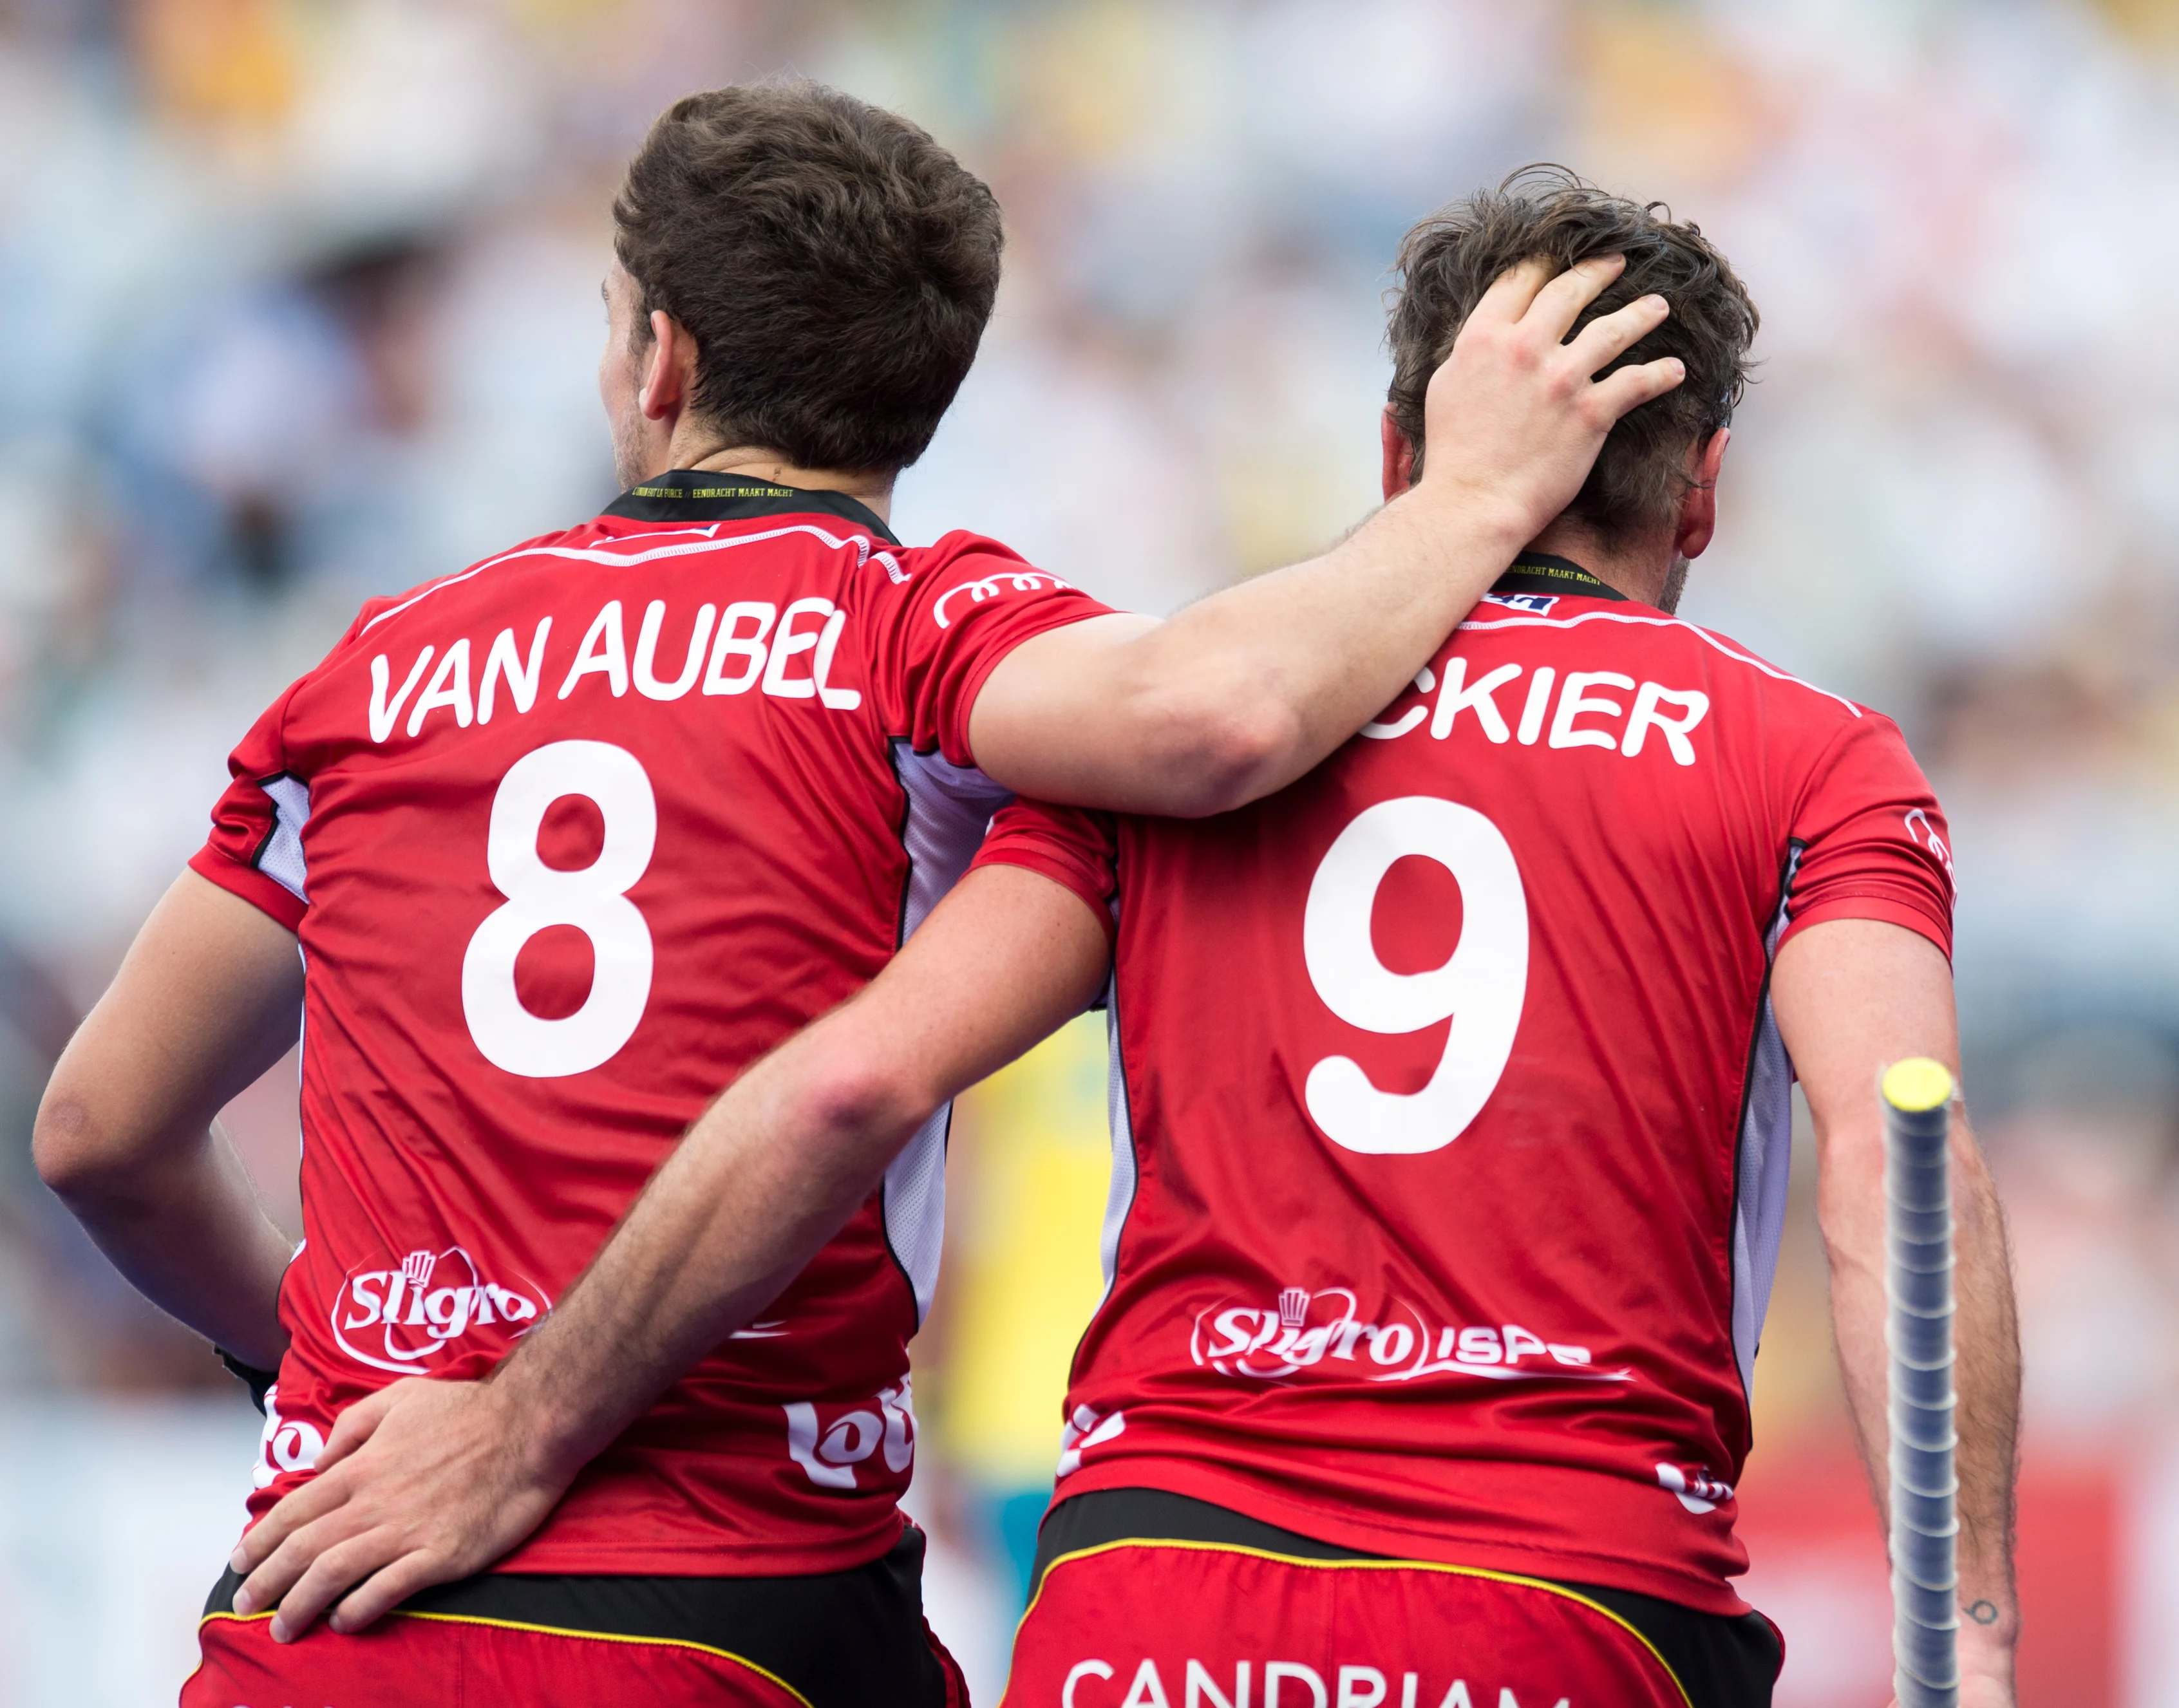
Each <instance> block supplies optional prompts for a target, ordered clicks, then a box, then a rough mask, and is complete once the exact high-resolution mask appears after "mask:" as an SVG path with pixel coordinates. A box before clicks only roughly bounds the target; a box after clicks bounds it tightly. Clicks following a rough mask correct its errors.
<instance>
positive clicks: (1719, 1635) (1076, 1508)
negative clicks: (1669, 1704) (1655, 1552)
mask: <svg viewBox="0 0 2179 1708" xmlns="http://www.w3.org/2000/svg"><path fill="white" fill-rule="evenodd" d="M1122 1541H1166V1542H1211V1543H1216V1544H1221V1545H1223V1546H1224V1547H1234V1548H1256V1549H1260V1550H1261V1551H1262V1552H1265V1553H1269V1554H1286V1555H1287V1556H1289V1557H1293V1558H1294V1559H1299V1560H1374V1559H1383V1558H1386V1557H1388V1556H1386V1555H1382V1554H1368V1553H1364V1552H1362V1551H1361V1550H1360V1549H1358V1548H1342V1547H1335V1546H1334V1545H1333V1544H1331V1543H1330V1542H1320V1541H1317V1540H1316V1539H1315V1537H1314V1536H1301V1535H1298V1534H1297V1533H1296V1532H1295V1531H1293V1530H1281V1529H1280V1528H1279V1527H1278V1526H1277V1525H1267V1524H1265V1523H1263V1522H1262V1521H1261V1520H1260V1519H1252V1518H1248V1517H1244V1516H1243V1514H1239V1513H1237V1512H1234V1511H1232V1510H1231V1509H1230V1508H1226V1507H1221V1506H1215V1505H1213V1504H1212V1503H1210V1502H1209V1501H1199V1500H1195V1499H1193V1498H1191V1497H1188V1496H1187V1495H1177V1494H1171V1493H1168V1492H1166V1491H1165V1490H1163V1489H1148V1488H1116V1489H1100V1490H1099V1491H1097V1492H1095V1493H1094V1494H1084V1495H1077V1496H1075V1497H1074V1498H1073V1499H1072V1500H1068V1501H1062V1502H1061V1503H1059V1504H1058V1505H1057V1506H1056V1507H1054V1508H1052V1509H1051V1512H1049V1513H1047V1514H1046V1515H1045V1520H1044V1528H1043V1529H1042V1530H1040V1531H1039V1532H1038V1533H1037V1539H1036V1563H1035V1567H1034V1568H1032V1569H1031V1571H1030V1574H1029V1584H1030V1585H1031V1593H1032V1594H1034V1593H1035V1586H1036V1585H1040V1584H1042V1583H1043V1582H1044V1574H1045V1573H1046V1571H1047V1570H1049V1569H1050V1568H1051V1563H1052V1562H1053V1561H1054V1560H1056V1559H1057V1558H1059V1557H1060V1556H1062V1554H1072V1553H1077V1552H1080V1551H1081V1550H1082V1549H1084V1548H1095V1547H1103V1546H1105V1545H1106V1544H1107V1543H1110V1542H1122ZM1544 1581H1549V1582H1551V1583H1552V1584H1554V1585H1556V1586H1557V1587H1558V1588H1560V1589H1562V1590H1573V1592H1574V1593H1575V1594H1577V1595H1579V1596H1586V1597H1587V1598H1588V1599H1589V1600H1590V1601H1594V1602H1595V1603H1596V1604H1597V1605H1598V1606H1599V1607H1604V1608H1605V1609H1607V1610H1609V1611H1610V1612H1613V1613H1616V1614H1617V1615H1618V1616H1619V1617H1620V1618H1622V1619H1624V1620H1625V1621H1626V1622H1627V1623H1628V1624H1630V1625H1632V1626H1633V1628H1634V1629H1636V1630H1637V1631H1639V1632H1640V1633H1641V1634H1643V1636H1644V1637H1645V1638H1647V1639H1648V1640H1649V1645H1650V1646H1651V1647H1652V1648H1654V1649H1655V1650H1656V1651H1657V1653H1658V1654H1659V1655H1660V1656H1663V1657H1664V1661H1665V1664H1666V1666H1667V1667H1671V1669H1672V1673H1673V1676H1674V1677H1675V1678H1677V1679H1678V1680H1679V1681H1680V1688H1681V1689H1683V1690H1685V1691H1686V1692H1687V1693H1688V1701H1689V1702H1690V1703H1692V1704H1693V1708H1770V1688H1771V1686H1772V1685H1773V1684H1774V1683H1776V1681H1777V1678H1778V1668H1779V1667H1780V1666H1781V1664H1782V1663H1783V1662H1784V1660H1785V1658H1786V1657H1785V1651H1783V1650H1782V1649H1781V1648H1780V1646H1779V1644H1778V1637H1777V1634H1776V1632H1775V1631H1773V1630H1772V1629H1770V1622H1769V1621H1768V1620H1766V1619H1765V1618H1764V1617H1763V1616H1762V1615H1761V1614H1760V1613H1743V1614H1741V1615H1740V1616H1739V1617H1738V1618H1729V1617H1727V1616H1726V1615H1724V1614H1721V1613H1702V1612H1696V1611H1695V1610H1694V1609H1693V1607H1682V1606H1681V1605H1680V1604H1679V1603H1678V1602H1677V1601H1661V1600H1660V1599H1659V1598H1658V1597H1656V1596H1641V1595H1637V1594H1635V1593H1634V1592H1633V1590H1614V1589H1607V1588H1605V1587H1603V1586H1601V1585H1595V1584H1576V1583H1568V1582H1562V1581H1561V1580H1560V1579H1547V1580H1544Z"/></svg>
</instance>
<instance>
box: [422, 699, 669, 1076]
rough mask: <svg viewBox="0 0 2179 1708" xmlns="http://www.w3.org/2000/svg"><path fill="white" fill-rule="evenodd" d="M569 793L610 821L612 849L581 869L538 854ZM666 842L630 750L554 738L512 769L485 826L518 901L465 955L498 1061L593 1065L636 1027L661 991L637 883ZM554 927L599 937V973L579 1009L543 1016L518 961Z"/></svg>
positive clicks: (528, 1070)
mask: <svg viewBox="0 0 2179 1708" xmlns="http://www.w3.org/2000/svg"><path fill="white" fill-rule="evenodd" d="M563 795H581V796H584V797H586V798H588V799H589V800H590V801H592V802H595V803H596V806H597V809H598V813H599V816H600V817H601V818H603V819H604V820H605V828H606V834H605V846H604V847H603V848H601V850H600V851H599V852H598V857H597V858H596V860H595V861H593V862H591V863H590V865H588V866H585V867H584V868H581V869H580V870H579V871H574V872H563V871H560V870H558V869H557V868H554V867H551V866H547V865H546V863H545V862H544V861H543V860H542V859H541V858H540V857H539V856H538V852H537V836H538V832H539V831H540V830H541V829H542V828H543V826H544V823H545V813H546V808H547V807H550V806H552V803H553V802H555V801H557V800H558V799H559V798H560V797H562V796H563ZM657 840H658V800H657V797H656V795H654V794H653V793H652V792H651V788H650V777H649V776H648V775H645V771H644V769H643V766H642V765H641V764H639V762H638V761H637V759H636V757H635V755H634V754H633V753H629V752H628V750H627V749H626V748H625V747H612V746H611V745H609V744H608V743H606V742H550V743H548V744H547V745H546V746H545V747H539V748H538V749H536V750H535V752H534V753H525V754H524V755H523V756H522V757H521V758H519V759H517V760H516V761H515V762H514V763H513V764H512V765H510V766H508V770H507V775H506V776H504V777H502V779H501V780H500V784H499V791H498V793H497V794H496V795H494V796H493V797H492V802H491V827H490V829H488V830H486V835H485V864H486V868H487V869H488V870H489V871H490V872H491V881H492V885H493V887H494V888H495V889H497V890H498V891H499V893H500V894H501V895H504V896H505V897H506V898H507V903H506V906H502V907H498V908H495V909H494V910H493V911H491V913H489V914H487V915H486V916H485V921H484V923H483V924H481V925H480V926H478V927H477V928H476V934H475V936H474V937H472V938H470V939H469V951H468V953H467V954H465V955H463V957H462V1013H463V1015H464V1017H465V1018H466V1019H467V1020H468V1021H469V1036H470V1037H472V1038H474V1039H475V1041H476V1047H477V1048H478V1049H479V1050H480V1051H481V1052H482V1053H483V1054H484V1058H485V1059H486V1061H488V1062H490V1063H491V1065H493V1066H494V1067H497V1068H503V1069H505V1070H507V1071H508V1073H511V1074H519V1075H521V1076H522V1077H523V1078H524V1079H533V1080H549V1079H559V1078H562V1077H563V1076H566V1075H568V1074H579V1073H585V1072H588V1071H589V1070H590V1069H592V1068H594V1067H597V1066H599V1065H601V1064H603V1063H605V1062H606V1061H608V1060H610V1059H612V1056H613V1055H614V1054H616V1053H617V1051H618V1050H619V1048H620V1047H621V1046H622V1045H623V1044H624V1043H627V1042H628V1039H629V1038H631V1037H634V1035H635V1028H636V1026H637V1025H638V1024H639V1022H640V1021H642V1019H643V1010H644V1005H645V1003H647V1002H649V1001H650V968H651V944H650V927H649V926H648V925H647V924H645V922H644V918H643V915H642V913H641V912H640V911H638V909H637V907H636V905H635V904H634V902H633V901H629V900H628V890H629V889H630V888H632V887H633V886H634V883H635V881H636V879H639V878H640V877H642V876H643V874H644V871H645V868H648V867H649V866H650V853H651V850H652V848H653V847H654V846H656V843H657ZM552 925H572V926H574V928H576V929H577V930H578V931H579V932H581V933H583V935H584V936H585V937H587V938H589V939H590V954H591V957H592V961H593V964H594V968H595V970H594V971H593V972H592V973H591V975H590V995H589V996H588V997H587V998H586V999H585V1000H584V1003H583V1005H582V1006H581V1007H580V1008H579V1009H577V1010H575V1011H574V1013H573V1014H570V1015H564V1016H563V1017H562V1018H560V1019H558V1020H541V1019H540V1018H539V1017H538V1016H537V1015H534V1014H532V1013H530V1010H528V1009H526V1008H524V1006H523V1005H522V999H521V998H520V997H519V996H518V995H517V994H515V989H514V958H515V956H516V955H519V954H520V953H521V952H522V945H523V944H525V943H527V942H529V940H530V939H531V938H533V937H535V935H536V934H537V933H539V932H541V931H542V930H544V929H545V928H546V927H547V926H552Z"/></svg>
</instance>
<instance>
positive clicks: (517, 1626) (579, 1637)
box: [189, 1561, 1057, 1708]
mask: <svg viewBox="0 0 2179 1708" xmlns="http://www.w3.org/2000/svg"><path fill="white" fill-rule="evenodd" d="M1053 1563H1054V1564H1057V1561H1055V1562H1053ZM272 1617H273V1615H272V1613H270V1612H265V1613H206V1615H204V1617H203V1618H200V1619H199V1620H198V1621H197V1624H198V1626H199V1628H200V1629H201V1628H202V1627H204V1626H206V1625H209V1624H211V1623H213V1622H214V1621H216V1620H225V1621H226V1622H227V1623H230V1624H237V1625H254V1624H255V1623H258V1622H259V1621H260V1620H269V1619H271V1618H272ZM391 1617H392V1618H397V1619H427V1620H430V1621H431V1623H434V1624H441V1625H486V1626H489V1627H491V1629H494V1630H498V1631H527V1632H530V1633H531V1634H534V1635H537V1636H541V1637H566V1638H569V1639H572V1640H574V1641H577V1642H587V1643H625V1644H633V1645H638V1646H640V1647H643V1648H649V1649H688V1650H692V1651H694V1652H696V1653H697V1654H700V1655H710V1656H715V1657H716V1658H717V1659H719V1660H722V1661H732V1662H733V1664H734V1665H735V1666H737V1667H745V1668H747V1669H748V1670H749V1672H754V1673H755V1674H756V1675H757V1676H758V1677H759V1678H765V1679H768V1680H770V1681H771V1683H774V1684H777V1685H778V1686H779V1688H780V1689H782V1690H784V1691H786V1692H787V1694H788V1695H790V1696H792V1697H793V1699H794V1700H796V1701H798V1702H799V1703H801V1704H803V1705H804V1708H813V1705H811V1704H810V1699H809V1698H808V1697H807V1696H805V1695H804V1694H802V1693H801V1692H800V1691H799V1690H798V1689H795V1688H794V1687H793V1685H792V1684H790V1683H788V1682H787V1680H786V1679H784V1678H781V1677H780V1676H779V1674H778V1673H777V1672H773V1671H771V1668H769V1667H762V1666H760V1665H758V1664H757V1662H755V1661H752V1660H750V1659H749V1656H746V1655H737V1654H735V1653H734V1652H733V1650H731V1649H722V1648H719V1647H717V1646H716V1645H713V1644H710V1643H699V1642H696V1641H694V1640H693V1639H690V1638H687V1637H638V1636H634V1635H631V1634H628V1633H627V1632H623V1631H579V1630H575V1629H571V1628H569V1627H568V1626H565V1625H539V1624H533V1623H530V1622H529V1621H528V1620H524V1619H493V1618H486V1617H484V1616H483V1615H481V1614H477V1613H425V1612H414V1611H411V1610H409V1609H408V1608H405V1607H397V1608H395V1609H394V1610H393V1612H392V1615H391ZM203 1669H204V1663H203V1661H199V1662H198V1663H197V1670H198V1671H199V1672H201V1671H202V1670H203ZM189 1676H190V1677H191V1678H195V1676H196V1674H195V1673H194V1672H193V1673H191V1674H190V1675H189Z"/></svg>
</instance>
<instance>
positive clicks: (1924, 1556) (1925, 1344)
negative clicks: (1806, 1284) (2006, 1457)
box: [1882, 1057, 1959, 1708]
mask: <svg viewBox="0 0 2179 1708" xmlns="http://www.w3.org/2000/svg"><path fill="white" fill-rule="evenodd" d="M1953 1089H1954V1088H1953V1084H1952V1076H1951V1074H1950V1073H1949V1072H1948V1071H1947V1070H1946V1069H1945V1068H1944V1067H1943V1066H1942V1065H1940V1064H1939V1063H1937V1062H1934V1061H1930V1060H1929V1059H1926V1058H1921V1057H1917V1058H1913V1059H1909V1060H1907V1061H1902V1062H1895V1063H1894V1064H1893V1065H1891V1068H1890V1069H1888V1070H1886V1071H1885V1076H1884V1080H1883V1085H1882V1094H1883V1099H1884V1115H1885V1181H1884V1196H1885V1298H1886V1300H1887V1302H1888V1306H1889V1310H1888V1312H1887V1316H1888V1321H1887V1322H1886V1325H1885V1338H1886V1341H1887V1343H1888V1344H1889V1346H1890V1348H1891V1408H1890V1421H1891V1604H1892V1658H1893V1663H1894V1667H1895V1672H1894V1675H1893V1684H1894V1689H1896V1693H1897V1694H1898V1698H1899V1704H1900V1708H1957V1703H1958V1701H1959V1566H1958V1541H1959V1519H1958V1492H1959V1484H1958V1481H1957V1474H1956V1467H1955V1463H1954V1453H1955V1449H1956V1447H1957V1437H1956V1436H1955V1434H1954V1433H1953V1427H1952V1415H1953V1410H1954V1408H1955V1405H1956V1403H1957V1402H1956V1399H1955V1394H1954V1391H1953V1387H1952V1212H1951V1166H1950V1158H1949V1155H1948V1152H1947V1146H1948V1144H1949V1141H1950V1138H1951V1106H1952V1096H1953Z"/></svg>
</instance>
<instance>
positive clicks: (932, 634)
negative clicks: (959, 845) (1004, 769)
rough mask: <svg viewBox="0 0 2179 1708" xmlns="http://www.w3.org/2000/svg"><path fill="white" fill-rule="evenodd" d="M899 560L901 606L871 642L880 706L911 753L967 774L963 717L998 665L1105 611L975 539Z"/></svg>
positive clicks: (953, 539)
mask: <svg viewBox="0 0 2179 1708" xmlns="http://www.w3.org/2000/svg"><path fill="white" fill-rule="evenodd" d="M906 556H908V559H909V561H910V562H911V564H912V566H913V569H912V572H911V574H910V576H909V578H908V585H907V588H906V590H905V597H904V598H903V599H901V600H900V601H899V602H898V603H897V605H896V606H895V608H894V609H893V610H892V611H890V612H889V613H887V615H886V618H885V619H884V622H883V627H882V629H881V633H880V634H879V636H878V638H877V649H878V658H877V660H875V662H876V665H877V666H878V671H879V676H880V680H881V681H884V682H889V683H890V684H892V687H893V692H892V693H891V694H889V695H888V696H887V698H888V700H889V701H890V702H891V703H892V705H893V708H894V709H895V710H896V713H897V715H898V716H899V717H900V719H901V720H902V722H903V725H904V726H905V729H906V733H907V735H908V740H909V742H910V743H911V744H912V745H913V746H914V748H915V750H916V752H918V753H929V752H930V750H931V749H932V748H933V747H936V748H937V749H938V751H939V752H940V753H943V754H944V755H945V756H946V758H947V760H948V761H949V762H950V763H952V764H956V765H973V764H975V763H976V761H975V758H974V755H973V754H972V753H970V752H969V712H970V711H971V710H972V709H974V706H975V703H976V696H977V695H978V694H979V693H981V692H982V690H983V687H984V683H985V680H986V679H987V678H989V676H991V672H992V671H995V670H996V669H997V668H998V667H999V664H1000V661H1001V660H1003V659H1004V658H1005V657H1006V655H1007V654H1008V653H1010V652H1012V651H1013V649H1015V648H1016V647H1018V646H1019V645H1020V644H1021V643H1023V642H1024V641H1025V640H1029V639H1030V638H1033V637H1035V636H1036V635H1040V634H1042V633H1043V632H1045V631H1046V630H1047V629H1054V628H1063V627H1066V626H1067V625H1068V624H1069V623H1076V622H1081V621H1084V620H1086V619H1088V618H1090V617H1093V616H1109V615H1110V614H1111V606H1110V605H1106V604H1104V603H1102V602H1101V601H1100V600H1098V599H1092V598H1091V597H1090V595H1089V594H1086V593H1084V592H1083V591H1082V590H1081V589H1080V588H1076V587H1073V586H1071V585H1069V584H1068V583H1066V582H1064V581H1062V580H1061V579H1060V578H1058V577H1057V576H1056V575H1053V574H1051V572H1049V571H1046V570H1041V569H1037V568H1035V567H1032V566H1031V565H1029V564H1028V563H1025V562H1024V561H1022V560H1021V559H1020V558H1018V557H1017V556H1014V555H1013V553H1012V552H1011V551H1008V550H1007V549H1006V547H1004V546H1003V545H999V544H998V543H997V542H996V541H995V540H989V539H979V538H978V537H976V536H975V535H974V534H947V536H946V537H945V538H944V539H941V540H940V541H939V542H938V544H937V545H934V546H931V547H929V548H928V549H927V550H922V551H917V552H913V553H908V554H906Z"/></svg>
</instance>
